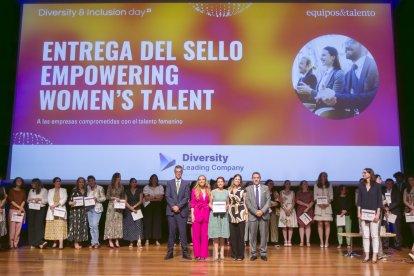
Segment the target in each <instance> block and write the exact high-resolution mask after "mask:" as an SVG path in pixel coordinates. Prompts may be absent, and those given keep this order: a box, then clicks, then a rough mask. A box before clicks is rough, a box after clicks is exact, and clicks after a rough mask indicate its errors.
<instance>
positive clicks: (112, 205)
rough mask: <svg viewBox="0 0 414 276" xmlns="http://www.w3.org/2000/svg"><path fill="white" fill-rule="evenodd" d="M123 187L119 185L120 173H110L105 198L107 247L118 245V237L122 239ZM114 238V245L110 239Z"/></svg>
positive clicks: (105, 236) (105, 237)
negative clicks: (106, 201)
mask: <svg viewBox="0 0 414 276" xmlns="http://www.w3.org/2000/svg"><path fill="white" fill-rule="evenodd" d="M124 197H125V193H124V187H123V186H122V185H121V174H120V173H118V172H117V173H114V174H113V175H112V180H111V185H109V186H108V190H107V191H106V199H108V200H109V203H108V209H107V210H106V221H105V232H104V240H109V247H110V248H114V247H117V248H118V247H119V241H118V240H119V239H122V236H123V229H122V220H123V219H122V213H123V211H124V209H125V199H124ZM114 239H115V245H114V243H113V241H112V240H114Z"/></svg>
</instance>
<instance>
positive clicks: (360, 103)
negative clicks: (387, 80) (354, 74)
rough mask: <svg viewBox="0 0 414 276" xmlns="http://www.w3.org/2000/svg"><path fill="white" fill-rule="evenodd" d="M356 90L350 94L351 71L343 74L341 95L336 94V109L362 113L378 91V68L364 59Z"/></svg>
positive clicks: (368, 59) (371, 61) (372, 62)
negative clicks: (343, 82)
mask: <svg viewBox="0 0 414 276" xmlns="http://www.w3.org/2000/svg"><path fill="white" fill-rule="evenodd" d="M357 87H358V88H357V89H356V90H355V91H354V93H353V94H351V88H352V84H351V70H349V71H348V72H347V73H346V74H345V85H344V89H343V91H342V93H336V95H335V96H336V99H337V104H336V107H338V108H343V109H352V110H353V109H358V110H359V111H363V110H364V109H365V108H366V107H367V106H368V105H369V104H370V103H371V101H372V100H373V99H374V97H375V94H376V93H377V90H378V68H377V64H376V63H375V61H374V60H373V59H372V58H370V57H368V56H367V57H366V58H365V62H364V65H363V66H362V70H361V75H360V77H359V80H358V86H357Z"/></svg>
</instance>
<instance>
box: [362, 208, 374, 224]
mask: <svg viewBox="0 0 414 276" xmlns="http://www.w3.org/2000/svg"><path fill="white" fill-rule="evenodd" d="M374 218H375V211H373V210H367V209H362V210H361V219H362V220H365V221H374Z"/></svg>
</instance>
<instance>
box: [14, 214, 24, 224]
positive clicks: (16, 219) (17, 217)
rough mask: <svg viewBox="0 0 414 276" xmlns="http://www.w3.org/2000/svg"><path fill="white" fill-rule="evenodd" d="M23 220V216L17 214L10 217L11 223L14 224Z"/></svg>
mask: <svg viewBox="0 0 414 276" xmlns="http://www.w3.org/2000/svg"><path fill="white" fill-rule="evenodd" d="M23 218H24V216H23V215H19V214H17V213H13V214H12V217H11V221H14V222H20V223H21V222H23Z"/></svg>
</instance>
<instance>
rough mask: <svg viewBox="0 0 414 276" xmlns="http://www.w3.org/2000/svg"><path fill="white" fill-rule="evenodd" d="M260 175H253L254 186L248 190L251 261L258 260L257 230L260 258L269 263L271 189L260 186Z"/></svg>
mask: <svg viewBox="0 0 414 276" xmlns="http://www.w3.org/2000/svg"><path fill="white" fill-rule="evenodd" d="M260 178H261V177H260V173H258V172H254V173H253V174H252V180H253V185H250V186H249V187H247V188H246V193H247V194H246V207H247V210H248V211H249V216H248V219H249V222H248V225H249V233H250V236H249V240H250V254H251V257H250V260H251V261H255V260H256V259H257V229H259V233H260V258H261V259H262V260H263V261H267V256H266V251H267V237H268V234H269V218H270V214H269V208H270V192H269V189H268V188H267V187H266V186H265V185H262V184H260Z"/></svg>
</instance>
